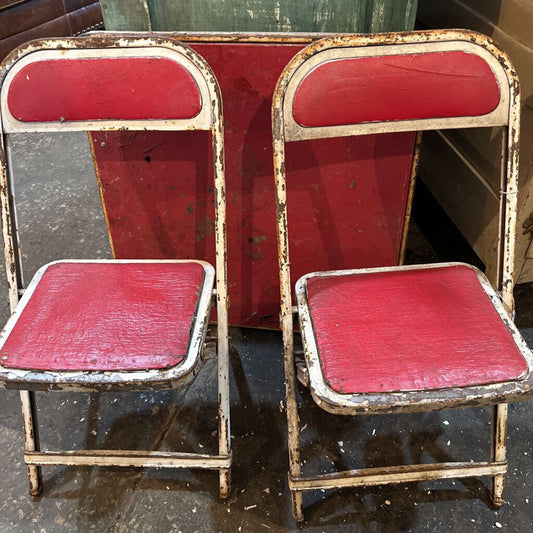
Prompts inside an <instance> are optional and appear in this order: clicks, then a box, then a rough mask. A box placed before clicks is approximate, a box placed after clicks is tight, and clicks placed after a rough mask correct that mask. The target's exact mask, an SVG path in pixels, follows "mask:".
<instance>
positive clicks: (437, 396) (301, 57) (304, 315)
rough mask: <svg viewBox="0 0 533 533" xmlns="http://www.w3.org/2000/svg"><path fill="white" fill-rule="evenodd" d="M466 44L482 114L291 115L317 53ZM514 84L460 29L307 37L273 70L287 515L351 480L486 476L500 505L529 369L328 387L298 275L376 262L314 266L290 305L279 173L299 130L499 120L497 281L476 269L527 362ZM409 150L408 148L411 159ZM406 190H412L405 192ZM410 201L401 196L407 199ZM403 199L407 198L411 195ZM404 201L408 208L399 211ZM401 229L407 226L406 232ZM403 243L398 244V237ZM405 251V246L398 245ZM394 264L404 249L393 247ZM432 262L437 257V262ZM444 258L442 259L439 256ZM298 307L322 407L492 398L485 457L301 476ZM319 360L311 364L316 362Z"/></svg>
mask: <svg viewBox="0 0 533 533" xmlns="http://www.w3.org/2000/svg"><path fill="white" fill-rule="evenodd" d="M453 49H460V50H465V49H466V50H467V51H468V52H469V53H475V54H477V55H479V56H481V57H482V58H483V59H484V60H485V61H486V62H487V63H488V64H489V66H490V68H491V69H492V71H493V73H494V74H495V77H496V79H497V80H498V84H499V86H500V102H499V104H498V106H497V108H496V109H495V110H494V111H493V112H492V113H489V114H487V115H484V116H482V117H462V118H457V119H455V118H452V119H446V118H444V119H441V118H439V119H425V120H403V121H394V122H382V123H378V122H373V123H363V124H357V125H347V126H328V127H320V128H317V127H314V128H306V127H302V126H300V125H299V124H297V123H296V121H295V120H294V118H293V116H292V102H293V99H294V94H295V91H296V89H297V87H298V85H299V83H300V81H301V80H302V79H303V78H304V77H305V75H306V74H307V73H309V72H310V71H311V70H312V69H313V68H315V67H316V66H317V65H318V64H320V63H321V62H322V61H331V60H335V59H339V58H348V57H361V56H368V55H374V56H377V55H379V56H381V55H387V54H391V53H424V52H427V51H436V50H440V51H443V50H453ZM518 95H519V83H518V78H517V75H516V72H515V70H514V68H513V66H512V64H511V62H510V61H509V58H508V57H507V55H506V54H505V53H503V52H502V51H501V50H499V49H498V48H497V47H496V46H495V44H494V43H493V42H492V41H491V40H490V39H489V38H487V37H485V36H484V35H481V34H479V33H475V32H470V31H463V30H444V31H440V30H439V31H423V32H401V33H384V34H376V35H369V36H366V35H355V36H347V35H338V36H332V37H329V38H326V39H322V40H320V41H318V42H315V43H312V44H310V45H309V46H307V47H306V48H304V49H303V50H302V51H300V52H299V53H298V54H296V56H295V57H294V58H293V59H292V60H291V61H290V62H289V64H288V65H287V66H286V67H285V69H284V71H283V73H282V74H281V76H280V78H279V80H278V84H277V86H276V90H275V92H274V97H273V104H272V125H273V127H272V129H273V151H274V177H275V181H276V214H277V234H278V252H279V271H280V293H281V313H280V323H281V328H282V332H283V346H284V362H285V386H286V398H287V407H286V408H287V426H288V441H289V486H290V489H291V495H292V506H293V514H294V517H295V519H296V520H297V521H302V520H303V518H304V517H303V509H302V493H303V492H304V491H308V490H316V489H331V488H336V487H348V486H350V487H353V486H361V485H375V484H385V483H401V482H406V481H417V480H427V479H441V478H447V477H469V476H480V475H489V476H491V479H492V490H491V498H492V500H493V502H494V504H495V505H497V506H500V505H502V504H503V498H502V491H503V486H504V476H505V472H506V471H507V463H506V452H505V434H506V430H505V428H506V421H507V403H508V402H509V401H513V400H517V399H523V398H524V397H525V396H526V395H531V394H532V388H533V387H532V385H533V375H532V373H531V372H528V374H527V375H525V376H523V379H521V380H516V381H513V382H507V383H502V384H495V385H487V386H480V387H465V388H457V389H441V390H434V391H402V392H398V393H387V394H380V393H376V394H361V395H355V394H354V395H342V394H338V393H335V395H331V392H332V391H331V389H329V390H327V389H328V387H327V384H326V383H325V382H324V379H323V377H322V375H321V370H320V362H319V359H318V353H317V350H316V345H315V343H314V332H313V329H312V322H311V319H310V316H309V310H308V306H307V300H306V291H305V282H306V279H307V278H308V277H309V276H312V275H342V274H345V273H362V272H375V271H380V270H383V269H364V270H355V271H352V270H349V271H339V272H328V273H315V274H310V275H308V276H304V277H303V278H302V279H301V280H300V282H299V283H298V284H297V286H296V296H297V300H298V307H297V308H294V307H293V305H292V294H291V286H292V284H291V277H290V258H289V237H288V215H287V205H286V202H287V197H286V176H285V143H286V142H291V141H299V140H302V139H314V138H327V137H336V136H347V135H364V134H370V133H385V132H389V131H417V132H419V133H418V138H417V142H419V140H420V132H421V131H422V130H429V129H443V128H458V127H478V126H494V125H500V126H502V125H503V126H506V127H507V130H508V135H507V136H504V137H505V139H504V146H503V148H502V155H503V159H504V161H505V164H503V163H502V181H501V191H500V202H501V205H502V209H501V222H500V233H499V249H498V253H499V257H500V261H499V263H500V264H501V268H500V270H499V274H498V282H497V287H496V288H497V290H498V292H496V291H494V289H492V287H491V286H490V284H489V283H488V281H487V280H486V278H484V276H483V275H482V274H481V273H478V279H479V280H480V283H481V285H482V286H483V288H484V289H485V291H486V293H487V295H488V296H489V298H490V299H491V301H492V303H493V304H494V306H495V309H496V310H497V312H498V313H499V315H500V317H501V318H502V320H503V322H504V323H505V325H506V326H507V327H508V329H509V331H510V333H511V335H512V336H513V338H514V340H515V342H516V344H517V346H518V347H519V349H520V351H521V352H522V354H523V355H524V357H525V359H526V361H527V363H528V367H529V368H530V369H531V368H532V366H533V357H532V356H531V352H530V351H529V349H528V347H527V345H526V343H525V342H524V340H523V339H522V338H521V336H520V334H519V332H518V330H517V329H516V327H515V326H514V325H513V324H512V318H511V316H512V310H513V308H514V300H513V286H514V266H513V263H514V243H515V235H516V209H517V180H518V138H519V113H520V103H519V98H518ZM416 160H417V152H416V151H415V161H414V164H413V169H414V168H415V166H416ZM410 194H411V192H410ZM410 201H411V200H409V202H410ZM409 202H408V204H409ZM409 211H410V207H409V205H408V207H407V213H406V216H408V215H409ZM404 238H405V234H404ZM402 246H403V245H402ZM402 252H403V248H402ZM399 260H400V263H401V261H402V253H401V254H400V258H399ZM433 266H434V265H421V266H415V267H401V266H400V267H389V268H385V270H389V269H390V270H394V269H405V268H409V269H412V268H433ZM437 266H439V265H437ZM440 266H442V265H440ZM294 313H297V314H298V315H299V319H300V327H301V330H302V341H303V346H304V353H305V358H306V365H307V371H308V373H309V376H310V386H311V393H312V395H313V398H314V399H315V401H316V402H317V403H318V405H320V406H321V407H323V408H324V409H326V410H328V411H330V412H333V413H338V414H351V415H353V414H373V413H385V412H386V413H395V412H403V411H411V412H412V411H428V410H435V409H444V408H451V407H465V406H473V405H484V404H493V405H494V424H493V430H492V437H491V439H492V440H491V442H492V458H491V461H490V462H488V463H443V464H431V465H424V464H423V465H409V466H398V467H386V468H372V469H361V470H356V471H347V472H339V473H335V474H327V475H315V476H308V477H303V476H302V475H301V461H300V444H299V418H298V409H297V402H296V379H297V373H296V368H295V356H294V339H293V314H294ZM317 363H318V364H317Z"/></svg>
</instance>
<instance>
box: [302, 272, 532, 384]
mask: <svg viewBox="0 0 533 533" xmlns="http://www.w3.org/2000/svg"><path fill="white" fill-rule="evenodd" d="M479 277H483V278H484V276H483V274H482V273H481V272H479V271H476V270H475V269H474V268H473V267H469V266H467V265H453V266H445V267H439V268H425V269H408V270H386V271H383V272H378V273H372V274H370V273H366V274H365V273H357V272H356V273H352V274H344V275H331V276H328V275H325V276H317V275H309V276H306V278H305V280H304V281H303V283H304V284H305V288H306V292H307V302H308V304H307V305H308V306H309V314H310V316H311V320H312V322H313V332H314V335H315V340H316V344H317V348H318V356H319V357H318V359H319V360H318V361H317V362H318V364H319V365H320V367H321V370H322V375H323V379H324V381H325V382H326V383H327V385H328V386H329V387H330V388H331V389H333V390H334V391H336V392H337V393H339V394H356V393H373V392H395V391H411V390H427V389H442V388H447V387H450V388H451V387H465V386H470V385H484V384H488V383H501V382H505V381H511V380H517V379H520V378H522V377H524V375H526V374H527V372H528V365H527V362H526V360H525V359H524V356H523V355H522V353H521V351H520V348H519V347H518V346H517V344H516V342H515V340H514V338H513V336H512V335H511V333H510V331H509V329H508V328H507V327H506V326H505V323H504V321H502V316H501V315H500V314H499V313H498V312H497V310H496V309H495V307H494V305H493V303H492V301H491V299H490V297H489V296H488V294H487V293H486V292H485V290H484V288H483V286H482V285H481V283H480V282H479ZM487 283H488V282H487ZM303 305H306V304H305V303H304V304H303ZM341 332H342V333H341ZM314 385H315V387H314V388H317V387H318V384H314ZM312 386H313V384H312Z"/></svg>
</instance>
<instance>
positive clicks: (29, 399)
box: [20, 391, 43, 496]
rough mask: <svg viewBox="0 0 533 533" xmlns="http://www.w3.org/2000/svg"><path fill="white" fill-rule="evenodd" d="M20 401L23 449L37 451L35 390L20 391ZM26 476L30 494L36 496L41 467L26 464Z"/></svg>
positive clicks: (40, 481) (39, 486)
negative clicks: (28, 481) (22, 423)
mask: <svg viewBox="0 0 533 533" xmlns="http://www.w3.org/2000/svg"><path fill="white" fill-rule="evenodd" d="M20 403H21V406H22V420H23V422H24V451H25V452H36V451H39V427H38V424H37V410H36V407H35V392H33V391H20ZM28 477H29V480H30V494H31V495H32V496H38V495H39V494H40V493H41V490H42V488H43V484H42V476H41V467H40V466H35V465H28Z"/></svg>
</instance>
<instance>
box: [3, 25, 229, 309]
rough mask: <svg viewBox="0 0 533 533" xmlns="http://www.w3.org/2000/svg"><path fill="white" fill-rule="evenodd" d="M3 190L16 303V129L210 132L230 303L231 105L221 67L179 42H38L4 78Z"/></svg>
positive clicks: (11, 61) (17, 57) (221, 261)
mask: <svg viewBox="0 0 533 533" xmlns="http://www.w3.org/2000/svg"><path fill="white" fill-rule="evenodd" d="M0 83H1V89H0V119H1V126H2V136H1V141H0V142H1V147H0V148H1V149H0V158H1V168H0V180H1V182H0V186H1V191H0V193H1V200H2V223H3V231H4V243H5V256H6V263H7V273H8V279H9V298H10V305H11V309H12V310H13V309H14V307H15V306H16V304H17V302H18V299H19V295H20V291H21V290H22V289H23V280H22V267H21V258H20V248H19V242H18V231H17V221H16V214H15V206H14V191H13V176H12V172H11V169H10V164H9V163H10V156H9V134H11V133H21V132H60V131H105V130H141V131H144V130H176V131H180V130H207V131H210V132H211V136H212V151H213V153H212V161H213V176H214V185H215V187H214V188H215V243H216V271H217V298H218V300H219V303H220V304H221V308H224V309H225V308H226V264H225V255H226V234H225V182H224V147H223V124H222V103H221V97H220V89H219V86H218V83H217V81H216V78H215V76H214V75H213V72H212V71H211V69H210V67H209V66H208V65H207V63H206V62H205V61H204V60H203V58H202V57H201V56H200V55H199V54H197V53H196V52H195V51H194V50H192V49H191V48H189V47H188V46H186V45H183V44H181V43H179V42H177V41H175V40H172V39H169V38H162V37H157V36H147V35H145V36H135V35H127V34H117V35H112V34H111V35H108V36H107V35H106V36H98V37H80V38H68V39H46V40H40V41H33V42H30V43H28V44H26V45H24V46H22V47H20V48H18V49H17V50H15V51H14V52H12V53H11V54H10V56H8V57H7V58H6V60H5V61H4V63H3V68H2V72H1V77H0Z"/></svg>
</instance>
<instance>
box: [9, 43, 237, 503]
mask: <svg viewBox="0 0 533 533" xmlns="http://www.w3.org/2000/svg"><path fill="white" fill-rule="evenodd" d="M1 84H2V85H1V120H2V140H1V143H2V145H1V151H0V156H1V158H2V159H1V174H0V178H1V187H2V189H1V200H2V223H3V235H4V243H5V257H6V268H7V275H8V283H9V302H10V306H11V312H12V315H11V317H10V319H9V321H8V322H7V325H6V327H5V329H4V330H3V332H2V334H1V342H0V357H1V359H0V362H1V366H0V383H2V386H3V387H5V388H15V389H20V390H21V393H20V394H21V399H22V414H23V419H24V429H25V439H26V440H25V453H24V459H25V462H26V464H27V465H28V472H29V478H30V493H31V494H32V495H37V494H38V493H39V492H40V491H41V487H42V483H41V472H40V469H41V465H58V464H63V465H85V466H86V465H100V466H111V465H112V466H137V467H158V468H161V467H163V468H203V469H212V470H218V471H219V476H220V480H219V481H220V495H221V496H222V497H227V496H228V494H229V491H230V467H231V459H232V456H231V446H230V432H229V399H228V325H227V279H226V261H225V259H226V234H225V182H224V147H223V123H222V105H221V99H220V90H219V87H218V84H217V81H216V79H215V77H214V75H213V72H212V71H211V69H210V68H209V66H208V65H207V63H206V62H205V61H204V60H203V59H202V57H200V56H199V55H198V54H197V53H196V52H194V51H193V50H192V49H190V48H189V47H187V46H185V45H183V44H180V43H177V42H176V41H173V40H170V39H167V38H160V37H153V36H134V35H127V34H124V35H120V36H113V35H109V36H99V37H85V38H73V39H70V38H69V39H50V40H42V41H34V42H31V43H28V44H26V45H24V46H23V47H21V48H19V49H18V50H16V51H14V52H13V53H12V54H11V55H10V56H9V57H8V58H7V59H6V61H5V63H4V65H3V71H2V77H1ZM105 130H133V131H135V130H138V131H144V130H160V131H163V130H166V131H174V130H175V131H180V130H206V131H208V132H210V133H211V137H212V171H213V179H214V191H215V202H214V210H215V239H214V240H215V246H216V251H215V255H216V274H215V269H214V268H213V267H212V266H211V265H210V264H208V263H206V262H204V261H196V260H189V259H187V260H64V261H56V262H52V263H49V264H47V265H45V266H43V267H42V268H41V269H40V270H39V271H38V272H37V273H36V275H35V277H34V278H33V280H32V281H31V283H30V284H29V285H28V286H27V287H25V285H24V281H23V275H22V273H23V270H22V263H21V253H20V245H19V238H18V230H17V219H16V212H15V202H14V199H15V196H14V191H13V173H12V169H11V164H10V163H11V155H10V134H13V133H20V132H73V131H105ZM208 157H209V155H208V154H206V159H207V158H208ZM178 192H179V191H178ZM178 192H177V193H178ZM177 193H176V194H177ZM215 278H216V290H214V289H213V287H214V283H215ZM215 295H216V315H217V321H218V323H217V338H218V349H217V352H218V439H219V453H218V454H213V455H209V454H205V453H178V452H176V453H174V452H163V451H137V450H131V451H126V450H85V451H78V450H69V451H40V449H39V443H38V435H37V429H38V428H37V425H36V419H35V416H36V414H35V408H34V400H35V397H34V394H35V393H34V391H35V390H42V391H46V390H54V391H72V390H75V391H125V390H157V389H170V388H174V387H177V386H179V385H181V384H183V383H185V382H187V381H189V380H190V379H191V378H193V377H194V375H195V374H196V372H197V370H198V369H199V367H200V363H201V362H202V361H203V359H204V357H203V356H204V353H203V352H204V350H205V342H206V331H207V326H208V321H209V316H210V309H211V303H212V300H213V298H214V296H215ZM213 415H214V413H213Z"/></svg>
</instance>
